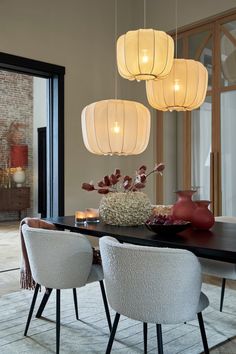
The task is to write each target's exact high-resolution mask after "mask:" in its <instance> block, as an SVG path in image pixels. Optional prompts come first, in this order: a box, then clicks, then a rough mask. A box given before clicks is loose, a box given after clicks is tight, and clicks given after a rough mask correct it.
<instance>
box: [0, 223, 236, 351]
mask: <svg viewBox="0 0 236 354" xmlns="http://www.w3.org/2000/svg"><path fill="white" fill-rule="evenodd" d="M18 229H19V222H18V221H16V222H0V272H1V271H5V270H7V269H11V268H18V267H19V264H20V237H19V233H18ZM203 280H204V282H207V283H209V284H214V285H217V286H219V287H220V286H221V279H219V278H215V277H209V276H204V279H203ZM227 288H231V289H236V281H230V280H228V281H227V283H226V291H227ZM19 290H20V285H19V270H14V271H8V272H3V273H0V296H1V295H4V294H7V293H11V292H14V291H19ZM219 294H220V290H219ZM235 301H236V298H235ZM210 353H211V354H236V337H234V338H233V339H231V340H229V341H227V342H225V343H223V344H220V345H219V346H217V347H216V348H214V349H211V351H210Z"/></svg>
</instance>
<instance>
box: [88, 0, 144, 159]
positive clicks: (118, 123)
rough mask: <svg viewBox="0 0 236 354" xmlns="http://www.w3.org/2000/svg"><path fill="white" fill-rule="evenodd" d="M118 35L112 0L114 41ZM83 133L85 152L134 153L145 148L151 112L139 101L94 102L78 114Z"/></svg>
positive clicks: (107, 153)
mask: <svg viewBox="0 0 236 354" xmlns="http://www.w3.org/2000/svg"><path fill="white" fill-rule="evenodd" d="M116 38H117V0H115V41H116ZM81 124H82V135H83V141H84V145H85V147H86V148H87V150H88V151H90V152H91V153H93V154H97V155H119V156H122V155H137V154H141V153H142V152H143V151H144V150H145V149H146V147H147V145H148V142H149V137H150V124H151V118H150V112H149V110H148V109H147V108H146V107H145V106H144V105H143V104H141V103H138V102H134V101H126V100H118V99H117V68H116V65H115V99H109V100H103V101H99V102H94V103H91V104H89V105H88V106H86V107H85V108H84V109H83V111H82V114H81Z"/></svg>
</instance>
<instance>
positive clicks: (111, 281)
mask: <svg viewBox="0 0 236 354" xmlns="http://www.w3.org/2000/svg"><path fill="white" fill-rule="evenodd" d="M100 252H101V256H102V263H103V272H104V280H105V284H106V291H107V298H108V302H109V304H110V306H111V308H112V309H113V310H115V311H116V316H115V320H114V323H113V327H112V332H111V335H110V339H109V342H108V345H107V350H106V354H108V353H110V352H111V348H112V344H113V341H114V337H115V333H116V330H117V326H118V322H119V318H120V315H124V316H127V317H129V318H131V319H134V320H137V321H141V322H143V323H144V352H145V353H147V343H146V340H147V323H155V324H156V330H157V338H158V353H159V354H162V353H163V343H162V327H161V326H162V325H164V324H177V323H184V322H186V321H191V320H193V319H195V317H196V315H197V317H198V321H199V326H200V331H201V336H202V342H203V346H204V351H205V353H209V349H208V344H207V338H206V334H205V329H204V323H203V319H202V314H201V312H202V310H204V309H205V308H206V307H207V306H208V304H209V301H208V298H207V297H206V296H205V295H204V294H203V293H201V285H202V281H201V266H200V263H199V261H198V259H197V257H196V256H195V255H194V254H192V253H191V252H189V251H186V250H180V249H170V248H158V247H146V246H135V245H131V244H121V243H119V242H118V241H117V240H116V239H114V238H111V237H109V236H105V237H102V238H101V239H100Z"/></svg>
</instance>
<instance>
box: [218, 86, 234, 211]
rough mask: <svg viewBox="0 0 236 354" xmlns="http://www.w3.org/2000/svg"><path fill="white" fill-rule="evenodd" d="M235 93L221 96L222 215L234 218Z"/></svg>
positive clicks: (226, 93)
mask: <svg viewBox="0 0 236 354" xmlns="http://www.w3.org/2000/svg"><path fill="white" fill-rule="evenodd" d="M235 152H236V91H230V92H224V93H222V94H221V172H222V215H227V216H236V183H235V182H236V164H235V162H236V157H235Z"/></svg>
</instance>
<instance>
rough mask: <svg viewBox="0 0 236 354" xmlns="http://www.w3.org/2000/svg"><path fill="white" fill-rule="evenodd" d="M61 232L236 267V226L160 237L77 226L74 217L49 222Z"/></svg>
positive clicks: (131, 229) (137, 230) (134, 229)
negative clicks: (179, 252)
mask: <svg viewBox="0 0 236 354" xmlns="http://www.w3.org/2000/svg"><path fill="white" fill-rule="evenodd" d="M47 220H48V221H50V222H53V223H54V224H55V225H56V226H57V227H58V228H59V229H62V230H70V231H73V232H78V233H81V234H85V235H91V236H95V237H102V236H105V235H108V236H112V237H115V238H116V239H117V240H119V241H121V242H127V243H133V244H137V245H145V246H154V247H171V248H184V249H187V250H189V251H192V252H193V253H194V254H195V255H196V256H198V257H204V258H208V259H215V260H220V261H223V262H230V263H236V224H233V223H228V222H227V223H224V222H215V225H214V226H213V227H212V228H211V229H210V230H196V229H193V228H189V229H187V230H185V231H182V232H180V233H178V234H175V235H169V234H168V235H159V234H156V233H154V232H152V231H149V230H148V229H147V227H146V226H145V225H141V226H128V227H126V226H113V225H107V224H104V223H102V222H98V223H87V224H76V223H75V218H74V216H61V217H55V218H48V219H47Z"/></svg>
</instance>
